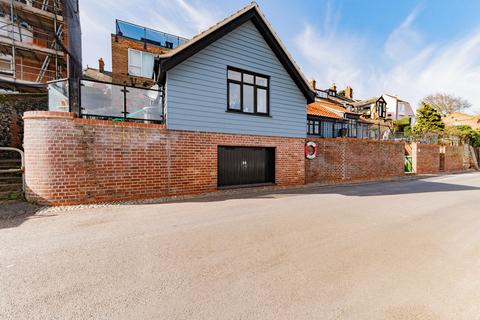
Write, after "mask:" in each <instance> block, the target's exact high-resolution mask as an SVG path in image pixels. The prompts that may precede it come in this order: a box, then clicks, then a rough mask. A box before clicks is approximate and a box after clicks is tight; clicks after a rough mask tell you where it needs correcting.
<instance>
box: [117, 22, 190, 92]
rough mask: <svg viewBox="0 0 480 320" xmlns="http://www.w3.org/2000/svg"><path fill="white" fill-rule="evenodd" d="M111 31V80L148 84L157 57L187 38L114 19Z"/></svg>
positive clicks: (123, 82) (145, 85)
mask: <svg viewBox="0 0 480 320" xmlns="http://www.w3.org/2000/svg"><path fill="white" fill-rule="evenodd" d="M115 25H116V32H115V33H114V34H111V43H112V82H113V83H119V84H126V85H130V86H135V87H151V86H153V85H154V84H155V82H154V80H153V66H154V59H155V57H156V56H159V55H161V54H164V53H167V52H168V51H169V50H172V49H174V48H176V47H177V46H179V45H181V44H183V43H185V42H186V41H187V39H184V38H181V37H178V36H175V35H171V34H167V33H164V32H160V31H157V30H152V29H149V28H145V27H142V26H138V25H135V24H133V23H129V22H125V21H121V20H117V21H116V22H115Z"/></svg>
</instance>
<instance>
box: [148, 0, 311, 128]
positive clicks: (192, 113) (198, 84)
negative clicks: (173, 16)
mask: <svg viewBox="0 0 480 320" xmlns="http://www.w3.org/2000/svg"><path fill="white" fill-rule="evenodd" d="M157 68H158V69H157ZM229 68H231V73H228V70H229ZM237 71H240V72H243V78H241V77H239V75H238V74H236V72H237ZM156 73H157V80H158V82H159V83H160V85H164V87H165V92H166V94H165V101H166V108H165V109H166V121H167V127H168V128H169V129H173V130H193V131H204V132H221V133H234V134H247V135H263V136H281V137H305V136H306V108H305V106H306V104H307V103H308V102H311V101H313V99H314V93H313V92H312V90H311V89H310V87H309V85H308V82H307V81H306V79H305V78H304V76H303V75H302V74H301V71H300V70H299V69H298V67H297V66H296V65H295V63H294V62H293V60H292V59H291V58H290V56H289V55H288V53H287V52H286V50H285V48H284V47H283V45H282V44H281V43H280V41H279V40H278V38H277V36H276V35H275V34H274V32H273V31H272V30H271V28H270V26H269V25H268V22H266V20H265V18H264V17H263V14H262V13H261V12H260V10H259V9H258V6H257V4H255V3H252V4H251V5H249V6H247V7H245V8H244V9H242V10H240V11H238V12H237V13H235V14H234V15H232V16H230V17H229V18H227V19H225V20H223V21H222V22H220V23H219V24H217V25H216V26H214V27H212V28H210V29H209V30H207V31H205V32H204V33H201V34H200V35H198V36H196V37H194V38H193V39H192V40H190V41H189V42H187V43H186V44H184V45H182V46H179V47H178V48H176V49H175V50H173V51H170V52H169V53H167V54H164V55H161V56H160V57H159V59H158V60H157V61H156ZM227 74H230V77H228V78H229V79H230V80H231V81H230V80H227ZM237 76H238V77H239V78H237ZM255 76H256V77H255ZM253 77H255V80H253V79H254V78H253ZM237 80H239V81H246V82H238V83H237ZM227 81H228V83H230V82H232V85H227ZM247 82H248V83H247ZM242 83H243V84H242ZM250 83H252V84H254V85H255V89H253V86H251V85H250ZM267 83H268V84H267ZM256 84H259V85H261V86H256ZM267 86H268V88H267ZM240 87H241V88H242V89H241V90H243V91H241V92H240ZM232 90H235V91H234V92H233V93H231V92H230V91H232ZM237 91H238V93H239V94H237V95H235V93H237ZM252 92H255V94H252ZM265 92H266V96H267V97H268V98H266V101H267V106H265V101H264V99H265ZM229 93H231V94H230V100H232V99H242V101H241V105H242V106H243V110H247V111H249V112H253V109H254V110H256V111H258V112H256V113H249V112H238V111H239V110H237V108H241V107H240V100H239V101H235V103H237V102H238V103H237V104H235V103H232V102H230V100H229ZM249 94H251V96H250V95H249ZM239 96H242V97H243V98H239ZM229 102H230V104H229ZM253 104H255V106H256V107H255V108H254V107H253ZM250 105H251V106H250ZM227 106H228V107H227ZM230 106H231V107H232V108H230ZM233 109H235V110H233ZM235 111H237V112H235Z"/></svg>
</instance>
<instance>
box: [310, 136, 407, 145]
mask: <svg viewBox="0 0 480 320" xmlns="http://www.w3.org/2000/svg"><path fill="white" fill-rule="evenodd" d="M306 140H312V141H322V140H325V141H338V142H340V141H353V142H368V143H370V142H373V143H391V144H404V143H405V142H404V141H390V140H377V139H359V138H316V137H307V138H306Z"/></svg>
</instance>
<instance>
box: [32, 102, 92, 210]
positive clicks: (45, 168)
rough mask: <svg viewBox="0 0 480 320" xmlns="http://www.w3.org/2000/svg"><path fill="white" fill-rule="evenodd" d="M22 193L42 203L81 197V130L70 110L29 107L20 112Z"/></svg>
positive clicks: (63, 202) (68, 200)
mask: <svg viewBox="0 0 480 320" xmlns="http://www.w3.org/2000/svg"><path fill="white" fill-rule="evenodd" d="M24 123H25V129H24V150H25V183H26V190H25V195H26V197H27V199H28V200H29V201H32V202H36V203H39V204H46V205H62V204H69V203H70V199H71V198H73V197H75V198H77V199H78V198H79V197H80V198H81V197H83V196H84V194H83V192H82V183H86V181H85V179H84V173H85V161H83V160H84V156H82V153H84V149H83V148H82V133H81V130H79V129H77V128H76V127H75V123H74V114H73V113H70V112H52V111H29V112H25V114H24Z"/></svg>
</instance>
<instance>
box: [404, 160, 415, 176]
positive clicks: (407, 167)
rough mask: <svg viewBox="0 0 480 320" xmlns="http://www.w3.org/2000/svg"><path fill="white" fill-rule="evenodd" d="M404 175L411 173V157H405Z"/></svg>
mask: <svg viewBox="0 0 480 320" xmlns="http://www.w3.org/2000/svg"><path fill="white" fill-rule="evenodd" d="M405 173H413V160H412V156H405Z"/></svg>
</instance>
